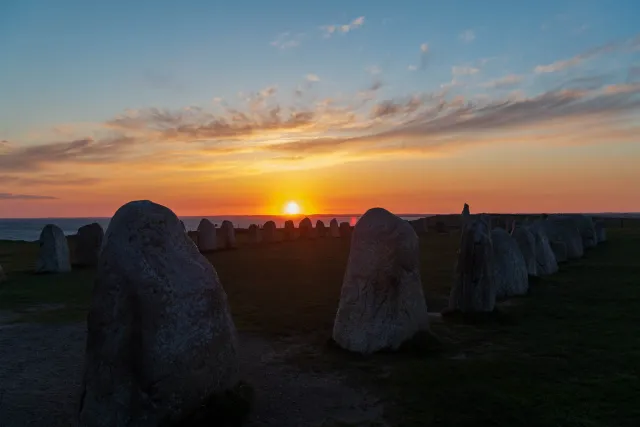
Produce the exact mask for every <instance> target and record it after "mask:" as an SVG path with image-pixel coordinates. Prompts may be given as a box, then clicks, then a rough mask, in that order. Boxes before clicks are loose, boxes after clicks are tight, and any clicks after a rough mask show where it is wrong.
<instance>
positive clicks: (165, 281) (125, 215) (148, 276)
mask: <svg viewBox="0 0 640 427" xmlns="http://www.w3.org/2000/svg"><path fill="white" fill-rule="evenodd" d="M87 328H88V334H87V344H86V353H85V366H84V377H83V380H82V390H81V391H82V393H81V396H82V397H81V405H80V410H79V421H80V423H79V425H80V427H107V426H130V427H134V426H135V427H156V426H177V425H192V424H191V423H190V422H189V420H190V419H192V418H191V417H194V416H195V415H196V414H198V413H199V412H201V411H206V410H207V409H208V408H207V406H208V405H210V404H211V403H212V401H213V399H215V396H217V395H219V394H221V393H225V392H226V391H227V390H229V389H231V388H233V387H234V386H235V385H236V384H237V383H238V371H239V367H238V350H237V338H236V329H235V326H234V324H233V320H232V318H231V314H230V312H229V307H228V304H227V296H226V294H225V291H224V289H223V288H222V285H221V284H220V280H219V279H218V275H217V274H216V271H215V269H214V268H213V266H212V265H211V264H210V263H209V262H208V261H207V260H206V259H205V258H204V257H203V256H202V255H200V253H199V252H198V249H197V247H196V246H195V245H194V244H193V243H192V242H191V241H190V239H189V237H188V236H187V235H186V233H185V232H184V230H183V228H182V226H181V225H180V222H179V220H178V218H177V217H176V216H175V214H174V213H173V212H171V211H170V210H169V209H167V208H166V207H164V206H160V205H157V204H155V203H152V202H149V201H136V202H130V203H127V204H126V205H124V206H122V207H121V208H120V209H118V211H117V212H116V214H115V215H114V217H113V218H112V220H111V223H110V224H109V227H108V229H107V233H106V240H105V244H104V247H103V250H102V256H101V257H100V262H99V264H98V271H97V277H96V281H95V284H94V288H93V295H92V299H91V305H90V309H89V315H88V318H87ZM214 416H215V414H214ZM213 424H216V422H215V420H212V425H213Z"/></svg>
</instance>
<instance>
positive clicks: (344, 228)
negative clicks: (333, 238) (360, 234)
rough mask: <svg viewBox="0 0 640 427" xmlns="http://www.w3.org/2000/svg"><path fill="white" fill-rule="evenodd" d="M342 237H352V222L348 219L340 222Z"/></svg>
mask: <svg viewBox="0 0 640 427" xmlns="http://www.w3.org/2000/svg"><path fill="white" fill-rule="evenodd" d="M340 237H343V238H348V237H351V224H349V223H348V222H346V221H345V222H341V223H340Z"/></svg>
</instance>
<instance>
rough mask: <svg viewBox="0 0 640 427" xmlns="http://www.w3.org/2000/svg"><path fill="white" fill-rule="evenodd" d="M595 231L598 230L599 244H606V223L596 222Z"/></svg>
mask: <svg viewBox="0 0 640 427" xmlns="http://www.w3.org/2000/svg"><path fill="white" fill-rule="evenodd" d="M595 229H596V238H597V239H598V243H602V242H606V241H607V229H606V228H605V226H604V221H603V220H599V221H596V223H595Z"/></svg>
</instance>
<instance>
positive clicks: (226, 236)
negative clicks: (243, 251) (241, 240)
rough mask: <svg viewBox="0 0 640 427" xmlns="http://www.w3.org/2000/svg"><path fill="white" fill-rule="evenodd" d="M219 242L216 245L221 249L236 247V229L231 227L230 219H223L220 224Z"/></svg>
mask: <svg viewBox="0 0 640 427" xmlns="http://www.w3.org/2000/svg"><path fill="white" fill-rule="evenodd" d="M220 233H221V235H220V237H221V238H220V242H218V247H219V248H222V249H235V248H237V247H238V245H237V244H236V230H235V229H234V228H233V224H232V223H231V221H227V220H224V221H222V225H220Z"/></svg>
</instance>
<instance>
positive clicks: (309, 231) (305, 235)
mask: <svg viewBox="0 0 640 427" xmlns="http://www.w3.org/2000/svg"><path fill="white" fill-rule="evenodd" d="M298 229H299V232H300V235H299V236H298V237H299V238H300V239H313V238H314V237H315V235H314V232H313V223H312V222H311V220H310V219H309V218H304V219H303V220H302V221H300V224H299V225H298Z"/></svg>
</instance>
